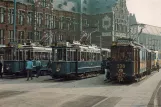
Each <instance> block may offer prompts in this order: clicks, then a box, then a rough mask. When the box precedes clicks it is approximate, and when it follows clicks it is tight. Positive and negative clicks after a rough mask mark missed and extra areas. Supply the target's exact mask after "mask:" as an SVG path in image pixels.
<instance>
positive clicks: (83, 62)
mask: <svg viewBox="0 0 161 107" xmlns="http://www.w3.org/2000/svg"><path fill="white" fill-rule="evenodd" d="M52 50H53V60H52V77H53V78H56V77H68V76H69V77H70V76H76V75H79V76H80V75H81V76H87V75H89V74H92V73H96V72H98V71H100V70H101V60H100V48H98V47H97V46H94V45H92V46H89V45H81V44H74V43H73V44H68V43H67V44H66V46H56V47H55V46H53V47H52ZM104 51H106V52H104V54H107V55H105V56H108V55H109V50H104Z"/></svg>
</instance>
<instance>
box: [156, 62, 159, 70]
mask: <svg viewBox="0 0 161 107" xmlns="http://www.w3.org/2000/svg"><path fill="white" fill-rule="evenodd" d="M156 65H157V70H158V72H159V60H157V62H156Z"/></svg>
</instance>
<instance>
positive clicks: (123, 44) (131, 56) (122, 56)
mask: <svg viewBox="0 0 161 107" xmlns="http://www.w3.org/2000/svg"><path fill="white" fill-rule="evenodd" d="M111 58H112V61H111V79H112V80H117V81H119V82H123V81H134V80H136V79H137V78H141V77H143V76H145V75H148V74H150V73H151V72H152V71H153V70H154V68H155V66H156V65H155V59H156V52H154V51H153V50H149V49H147V48H145V47H144V46H143V45H141V44H138V43H136V42H134V41H133V40H131V39H127V38H120V39H118V40H117V41H116V42H115V43H114V44H113V46H112V47H111Z"/></svg>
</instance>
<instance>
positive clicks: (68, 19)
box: [66, 17, 71, 30]
mask: <svg viewBox="0 0 161 107" xmlns="http://www.w3.org/2000/svg"><path fill="white" fill-rule="evenodd" d="M66 19H67V21H68V24H67V29H68V30H69V29H70V25H71V18H70V17H68V18H66Z"/></svg>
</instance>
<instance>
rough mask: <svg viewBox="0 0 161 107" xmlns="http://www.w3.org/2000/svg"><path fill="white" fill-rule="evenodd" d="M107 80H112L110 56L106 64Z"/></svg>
mask: <svg viewBox="0 0 161 107" xmlns="http://www.w3.org/2000/svg"><path fill="white" fill-rule="evenodd" d="M106 80H110V58H107V61H106V66H105V75H104V81H106Z"/></svg>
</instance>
